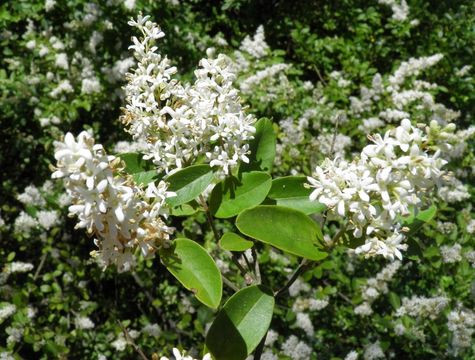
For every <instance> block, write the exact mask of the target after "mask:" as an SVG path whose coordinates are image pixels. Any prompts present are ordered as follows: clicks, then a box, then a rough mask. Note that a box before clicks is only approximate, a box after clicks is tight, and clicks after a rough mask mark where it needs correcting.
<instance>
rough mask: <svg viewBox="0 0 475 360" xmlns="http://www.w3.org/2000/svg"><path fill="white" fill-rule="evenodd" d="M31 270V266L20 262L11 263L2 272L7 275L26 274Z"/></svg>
mask: <svg viewBox="0 0 475 360" xmlns="http://www.w3.org/2000/svg"><path fill="white" fill-rule="evenodd" d="M31 270H33V264H31V263H26V262H22V261H13V262H11V263H9V264H6V265H5V267H4V268H3V272H5V273H7V274H15V273H26V272H29V271H31Z"/></svg>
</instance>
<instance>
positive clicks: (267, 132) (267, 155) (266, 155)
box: [239, 119, 276, 173]
mask: <svg viewBox="0 0 475 360" xmlns="http://www.w3.org/2000/svg"><path fill="white" fill-rule="evenodd" d="M255 127H256V133H255V134H254V139H253V140H251V142H250V143H249V149H250V155H249V163H241V166H240V169H239V171H240V172H241V173H244V172H249V171H254V170H262V171H267V172H270V171H271V170H272V165H273V163H274V158H275V144H276V137H275V133H274V128H273V125H272V121H270V120H269V119H260V120H259V121H258V122H257V123H256V125H255Z"/></svg>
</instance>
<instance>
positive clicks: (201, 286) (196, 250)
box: [160, 238, 223, 309]
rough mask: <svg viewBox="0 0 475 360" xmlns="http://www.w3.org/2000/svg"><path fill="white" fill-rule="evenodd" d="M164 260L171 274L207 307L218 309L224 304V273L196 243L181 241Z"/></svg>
mask: <svg viewBox="0 0 475 360" xmlns="http://www.w3.org/2000/svg"><path fill="white" fill-rule="evenodd" d="M160 257H161V259H162V262H163V264H164V265H165V266H166V268H167V269H168V271H170V273H171V274H172V275H173V276H174V277H175V278H176V279H177V280H178V281H179V282H180V283H181V284H182V285H183V286H184V287H185V288H186V289H188V290H191V291H192V292H193V293H194V295H195V296H196V298H197V299H198V300H199V301H201V302H202V303H203V304H205V305H207V306H209V307H211V308H213V309H216V308H217V307H218V306H219V303H220V302H221V296H222V289H223V283H222V279H221V273H220V272H219V269H218V267H217V266H216V263H215V262H214V260H213V259H212V258H211V256H210V255H209V254H208V252H207V251H206V250H205V249H204V248H203V247H202V246H200V245H199V244H197V243H196V242H194V241H192V240H189V239H186V238H179V239H176V240H175V241H174V242H173V246H172V247H171V248H169V249H161V250H160Z"/></svg>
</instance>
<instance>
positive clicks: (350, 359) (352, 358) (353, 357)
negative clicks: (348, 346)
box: [345, 350, 358, 360]
mask: <svg viewBox="0 0 475 360" xmlns="http://www.w3.org/2000/svg"><path fill="white" fill-rule="evenodd" d="M357 359H358V353H357V352H356V351H354V350H353V351H350V352H349V353H348V354H346V356H345V360H357Z"/></svg>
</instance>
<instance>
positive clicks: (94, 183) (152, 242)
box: [52, 131, 173, 271]
mask: <svg viewBox="0 0 475 360" xmlns="http://www.w3.org/2000/svg"><path fill="white" fill-rule="evenodd" d="M55 150H56V151H55V158H56V160H57V169H56V171H55V172H54V173H53V174H52V177H53V178H64V179H65V186H66V190H67V192H68V194H69V195H70V196H71V197H72V199H73V204H72V205H71V206H70V207H69V213H70V215H71V216H73V215H74V216H77V217H78V220H79V222H78V224H77V225H76V227H77V228H86V229H87V231H88V232H89V233H93V234H95V235H96V236H97V238H96V239H95V240H94V242H95V244H96V245H97V246H98V247H99V251H94V252H93V253H92V255H93V256H95V257H98V258H99V259H100V261H101V262H102V263H103V264H104V265H106V266H107V265H109V264H115V265H116V266H117V268H118V270H119V271H127V270H130V269H131V268H132V267H133V266H134V264H135V258H134V255H133V254H134V251H135V249H137V248H140V250H141V252H142V254H143V256H146V257H147V256H153V255H154V253H155V252H156V249H157V248H158V247H159V246H161V245H162V244H163V242H166V241H168V240H169V236H170V234H171V233H172V232H173V229H171V228H169V227H167V226H166V225H165V223H164V222H163V220H162V217H166V211H165V209H164V205H165V199H166V198H167V197H168V196H171V195H172V194H171V193H170V192H167V191H166V184H165V183H164V182H160V183H159V185H158V187H156V186H155V185H150V186H149V190H148V191H147V193H148V196H147V197H148V198H149V201H145V200H142V198H143V197H145V194H144V193H143V190H142V189H140V188H139V187H137V186H136V185H135V184H134V183H133V180H132V179H131V178H130V177H126V176H123V175H122V174H121V173H120V166H121V165H120V161H119V159H116V158H115V157H114V156H108V155H107V154H106V153H105V151H104V149H103V147H102V145H100V144H94V139H93V138H92V136H91V135H90V134H89V133H87V132H85V131H83V132H82V133H80V134H79V135H78V137H77V139H75V138H74V136H73V135H72V134H71V133H67V134H66V135H65V137H64V141H63V142H59V141H57V142H55ZM150 189H152V190H153V189H155V191H152V190H150Z"/></svg>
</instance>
